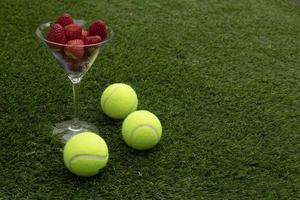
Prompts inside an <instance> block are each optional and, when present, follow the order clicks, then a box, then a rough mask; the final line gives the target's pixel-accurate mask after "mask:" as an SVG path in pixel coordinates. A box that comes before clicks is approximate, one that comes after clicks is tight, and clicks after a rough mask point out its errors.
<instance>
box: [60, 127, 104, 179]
mask: <svg viewBox="0 0 300 200" xmlns="http://www.w3.org/2000/svg"><path fill="white" fill-rule="evenodd" d="M107 161H108V149H107V145H106V143H105V141H104V140H103V139H102V138H101V137H100V136H99V135H97V134H95V133H92V132H83V133H80V134H78V135H75V136H73V137H71V139H70V140H69V141H68V142H67V144H66V145H65V147H64V162H65V165H66V167H67V168H68V169H69V170H70V171H71V172H72V173H74V174H76V175H78V176H85V177H87V176H93V175H96V174H97V173H98V172H99V170H100V169H102V168H103V167H105V165H106V163H107Z"/></svg>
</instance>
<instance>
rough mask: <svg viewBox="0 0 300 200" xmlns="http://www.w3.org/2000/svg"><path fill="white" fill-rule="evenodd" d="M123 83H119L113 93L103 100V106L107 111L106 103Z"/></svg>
mask: <svg viewBox="0 0 300 200" xmlns="http://www.w3.org/2000/svg"><path fill="white" fill-rule="evenodd" d="M121 86H122V85H118V86H117V87H116V88H114V89H113V90H112V91H111V93H110V94H109V95H108V96H107V97H106V98H104V100H103V106H102V109H103V110H104V111H105V110H106V106H105V105H106V103H107V101H108V99H109V98H110V97H111V96H112V95H113V94H114V93H115V92H116V91H117V89H119V88H120V87H121Z"/></svg>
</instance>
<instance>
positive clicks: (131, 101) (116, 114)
mask: <svg viewBox="0 0 300 200" xmlns="http://www.w3.org/2000/svg"><path fill="white" fill-rule="evenodd" d="M137 105H138V98H137V95H136V93H135V91H134V90H133V89H132V87H130V86H129V85H126V84H123V83H115V84H112V85H110V86H108V87H107V88H106V89H105V90H104V92H103V94H102V96H101V107H102V110H103V112H104V113H105V114H106V115H107V116H109V117H111V118H114V119H124V118H125V117H126V116H127V115H128V114H130V113H131V112H133V111H135V110H136V109H137Z"/></svg>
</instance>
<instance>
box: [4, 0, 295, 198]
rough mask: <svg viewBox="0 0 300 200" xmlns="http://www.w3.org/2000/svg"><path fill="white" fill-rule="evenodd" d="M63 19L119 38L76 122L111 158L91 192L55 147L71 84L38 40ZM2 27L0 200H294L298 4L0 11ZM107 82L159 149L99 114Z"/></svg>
mask: <svg viewBox="0 0 300 200" xmlns="http://www.w3.org/2000/svg"><path fill="white" fill-rule="evenodd" d="M65 11H67V12H70V13H71V14H72V15H73V16H74V17H75V18H82V19H86V20H88V21H92V20H95V19H97V18H102V19H104V20H105V21H106V22H107V24H108V25H111V27H112V28H113V30H114V32H115V37H114V38H113V42H112V43H110V44H109V45H108V46H107V48H106V50H105V52H104V54H103V55H102V56H101V57H99V58H98V59H97V61H96V62H95V63H94V65H93V67H92V68H91V70H90V71H89V72H88V73H87V75H86V76H85V77H84V79H83V81H82V83H81V91H80V110H81V119H83V120H86V121H89V122H92V123H94V124H96V125H97V127H98V128H99V130H100V135H101V136H102V137H103V138H104V139H105V140H106V142H107V144H108V146H109V151H110V159H109V163H108V165H107V167H106V168H105V169H104V170H103V171H102V172H101V173H100V174H98V175H97V176H95V177H92V178H79V177H76V176H74V175H72V174H71V173H70V172H68V170H67V169H66V167H64V164H63V159H62V151H61V147H62V145H61V144H60V143H59V142H58V141H57V140H56V139H55V138H54V137H53V136H52V134H51V130H52V126H53V125H54V124H55V123H57V122H61V121H63V120H68V119H70V118H71V117H72V96H71V95H72V91H71V84H70V81H69V80H68V79H67V77H66V75H65V74H64V73H63V71H62V70H61V69H60V68H59V67H58V65H57V63H56V62H55V60H54V59H53V58H52V57H51V55H50V54H49V53H48V52H47V50H46V48H45V47H44V46H43V45H42V43H41V41H39V40H38V38H37V37H36V35H35V29H36V28H37V26H38V25H39V24H41V23H43V22H46V21H51V20H54V19H55V18H56V17H57V16H58V15H60V14H61V13H63V12H65ZM0 16H1V18H0V25H1V31H0V38H1V40H0V70H1V74H0V147H1V150H0V199H4V200H6V199H137V200H139V199H299V198H300V153H299V152H300V151H299V150H300V137H299V131H300V123H299V122H300V53H299V52H300V51H299V50H300V42H299V41H300V34H299V33H300V23H299V22H300V1H297V0H268V1H267V0H239V1H237V0H227V1H224V0H201V1H200V0H180V1H179V0H164V1H159V0H127V1H122V0H106V1H105V0H103V1H94V0H85V1H74V0H68V1H58V0H55V1H37V0H33V1H25V0H15V1H9V0H1V1H0ZM115 82H124V83H127V84H130V85H132V86H133V87H134V88H135V90H136V92H137V94H138V97H139V109H147V110H149V111H151V112H153V113H155V114H156V115H157V116H158V117H159V118H160V120H161V122H162V125H163V130H164V131H163V138H162V140H161V142H160V144H159V145H158V146H157V147H155V148H154V149H152V150H150V151H145V152H138V151H134V150H132V149H130V148H129V147H127V146H126V144H125V143H124V142H123V141H122V138H121V133H120V127H121V123H122V122H121V121H116V120H111V119H109V118H107V117H106V116H105V115H104V114H103V113H102V112H101V111H100V108H99V97H100V95H101V93H102V91H103V90H104V88H105V87H106V86H107V85H109V84H111V83H115Z"/></svg>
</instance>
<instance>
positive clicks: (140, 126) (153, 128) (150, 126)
mask: <svg viewBox="0 0 300 200" xmlns="http://www.w3.org/2000/svg"><path fill="white" fill-rule="evenodd" d="M142 127H148V128H150V129H151V130H152V131H154V133H155V135H156V139H157V141H158V140H159V138H160V135H159V133H158V131H157V130H156V128H155V127H154V126H152V125H150V124H140V125H138V126H137V127H135V128H134V129H133V130H132V131H131V133H130V138H129V143H130V144H129V145H131V146H132V143H133V137H134V135H135V132H136V131H137V130H138V129H139V128H142Z"/></svg>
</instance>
